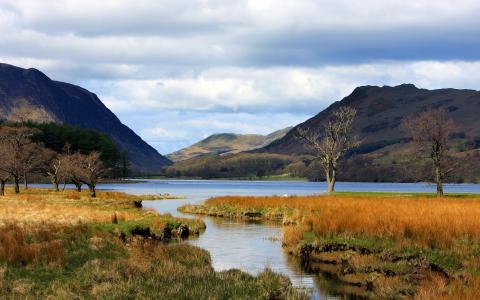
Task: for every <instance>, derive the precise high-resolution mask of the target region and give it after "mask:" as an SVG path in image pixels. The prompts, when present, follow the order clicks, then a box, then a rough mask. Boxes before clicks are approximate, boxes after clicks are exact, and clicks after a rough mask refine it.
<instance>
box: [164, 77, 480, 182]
mask: <svg viewBox="0 0 480 300" xmlns="http://www.w3.org/2000/svg"><path fill="white" fill-rule="evenodd" d="M341 106H351V107H354V108H355V109H356V110H357V116H356V118H355V120H354V123H353V134H354V135H356V136H357V137H358V138H359V140H360V141H361V145H360V146H359V147H357V148H355V149H353V150H352V151H350V152H349V153H347V155H346V158H345V159H344V160H343V162H342V167H341V168H342V169H341V171H340V173H339V179H340V180H348V181H412V180H417V178H416V177H415V176H414V175H413V173H412V171H411V170H412V169H413V168H414V167H416V166H418V164H415V163H413V156H412V155H415V153H412V152H411V151H412V149H413V148H412V147H411V143H410V142H409V139H408V137H407V136H406V134H405V133H404V132H403V131H402V129H401V126H400V125H401V124H402V122H403V120H404V119H405V118H406V117H408V116H415V115H417V114H418V113H420V112H422V111H425V110H427V109H431V108H433V109H435V108H441V109H445V110H446V111H447V112H448V117H449V118H451V119H453V121H454V122H455V124H456V129H455V132H454V134H452V136H451V137H450V138H451V145H452V146H451V149H450V150H451V152H452V153H453V154H454V156H456V157H457V158H459V159H463V160H465V159H467V158H468V162H469V164H468V167H466V168H462V169H459V170H457V172H456V173H457V174H456V176H455V177H454V178H453V179H452V180H454V181H479V180H480V92H479V91H475V90H466V89H451V88H447V89H436V90H428V89H422V88H417V87H416V86H414V85H413V84H401V85H398V86H381V87H380V86H360V87H357V88H355V89H354V90H353V92H352V93H351V94H350V95H348V96H346V97H345V98H343V99H341V100H339V101H336V102H334V103H333V104H332V105H330V106H329V107H327V108H326V109H325V110H323V111H321V112H319V113H318V114H317V115H315V116H313V117H312V118H310V119H308V120H306V121H305V122H303V123H301V124H298V125H297V126H295V127H293V128H292V129H291V130H289V131H288V132H287V133H286V134H285V136H283V137H281V138H278V139H276V140H274V141H272V142H271V143H269V144H268V145H265V146H263V147H261V148H258V149H254V150H250V151H246V152H241V153H238V154H232V155H231V157H230V158H229V159H228V160H227V159H225V158H222V157H220V156H218V159H217V160H214V158H213V157H211V156H210V157H209V158H208V159H203V158H200V157H197V158H191V159H189V160H186V161H182V162H181V163H180V164H174V165H173V166H172V167H170V168H169V170H168V171H169V173H170V174H176V175H177V176H178V175H181V176H182V175H185V174H186V176H199V177H205V175H204V174H207V175H208V176H210V177H224V176H226V175H228V173H227V172H225V170H235V172H236V173H235V176H236V177H239V176H242V175H241V174H240V173H239V171H238V170H239V169H241V170H246V172H247V173H245V174H243V176H246V177H251V176H255V174H256V173H257V171H259V172H258V174H262V175H265V173H267V174H266V175H281V174H294V176H306V177H308V178H310V179H314V180H322V176H323V174H322V172H321V168H320V167H319V166H318V165H316V162H315V161H314V160H312V156H311V154H312V152H311V151H312V150H311V149H309V148H308V147H306V146H305V145H304V144H303V143H302V142H301V141H300V140H299V139H298V138H297V137H296V133H297V128H303V129H305V128H312V129H319V130H321V128H322V126H323V125H324V124H325V123H326V122H327V121H328V120H329V118H330V116H331V114H332V112H333V111H334V110H335V109H337V108H338V107H341ZM275 155H276V156H275ZM279 155H280V156H279ZM235 156H237V157H235ZM262 160H263V161H262ZM260 161H262V163H261V164H260V163H259V162H260ZM231 162H233V163H234V164H235V165H233V164H232V163H231ZM206 164H208V166H206ZM246 165H248V166H249V167H248V168H246V167H244V166H246ZM253 165H262V166H265V165H268V166H269V168H268V172H265V167H258V170H255V169H253V168H252V166H253ZM212 166H214V167H212ZM215 168H218V170H217V169H215ZM259 168H263V169H262V170H260V169H259Z"/></svg>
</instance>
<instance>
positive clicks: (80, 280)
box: [0, 189, 308, 299]
mask: <svg viewBox="0 0 480 300" xmlns="http://www.w3.org/2000/svg"><path fill="white" fill-rule="evenodd" d="M145 197H146V198H145ZM142 199H148V196H132V195H127V194H123V193H114V192H99V193H98V194H97V198H96V199H92V198H90V197H89V195H88V194H87V193H83V192H82V193H77V192H73V191H65V192H53V191H48V190H46V189H29V190H28V191H25V193H23V194H21V195H13V194H12V193H10V192H9V193H7V195H6V196H5V197H2V198H1V200H0V298H1V299H233V298H235V299H306V298H307V297H308V295H307V293H304V292H302V291H298V290H296V289H295V288H293V287H292V285H291V284H290V281H289V280H288V278H286V277H284V276H282V275H279V274H276V273H273V272H271V271H270V270H265V271H264V272H263V273H261V274H259V275H258V276H251V275H249V274H246V273H244V272H241V271H239V270H229V271H225V272H215V271H214V270H213V268H212V266H211V259H210V255H209V253H208V252H207V251H204V250H202V249H200V248H197V247H193V246H189V245H188V244H185V243H167V242H165V239H163V237H162V236H161V233H164V232H165V229H166V228H168V232H173V233H174V230H175V229H177V228H179V227H180V226H188V228H189V231H190V232H193V233H195V232H197V233H198V232H200V231H201V229H202V228H204V227H205V225H204V223H203V222H202V221H199V220H191V219H181V218H175V217H173V216H171V215H168V214H166V215H159V214H157V213H156V212H154V211H151V210H144V209H139V208H137V207H135V205H134V204H133V201H137V200H142ZM138 233H142V234H143V233H148V234H147V235H145V236H142V235H140V236H139V235H138ZM155 237H159V238H162V239H161V240H157V239H156V238H155Z"/></svg>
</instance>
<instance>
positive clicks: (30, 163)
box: [20, 143, 48, 189]
mask: <svg viewBox="0 0 480 300" xmlns="http://www.w3.org/2000/svg"><path fill="white" fill-rule="evenodd" d="M20 161H21V165H22V177H23V182H24V188H25V189H28V178H29V175H30V174H31V173H33V172H38V171H40V170H41V169H42V168H43V167H44V166H45V165H46V164H47V163H48V157H47V156H46V151H45V148H44V147H43V146H42V145H39V144H35V143H28V144H25V145H24V147H23V149H22V151H21V153H20Z"/></svg>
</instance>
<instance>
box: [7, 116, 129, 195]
mask: <svg viewBox="0 0 480 300" xmlns="http://www.w3.org/2000/svg"><path fill="white" fill-rule="evenodd" d="M41 126H46V125H39V126H35V125H34V124H32V123H27V122H22V123H16V124H9V125H3V126H1V127H0V157H1V159H0V195H4V193H5V184H6V183H7V182H12V183H13V184H14V189H15V193H19V192H20V182H21V181H23V182H24V185H25V188H28V182H29V178H30V176H32V175H33V174H36V175H38V174H41V175H42V176H47V177H48V178H49V179H50V181H51V182H52V184H53V186H54V188H55V190H56V191H59V185H60V184H61V183H63V184H64V187H65V184H66V183H68V182H71V183H73V184H74V185H75V186H76V188H77V190H78V191H81V189H82V185H84V184H85V185H87V186H88V188H89V190H90V193H91V196H92V197H95V196H96V192H95V188H96V185H97V183H98V181H99V179H100V178H101V177H102V176H106V175H108V172H110V171H111V169H110V168H109V167H108V165H107V164H105V163H104V161H103V159H102V158H103V157H109V155H110V154H109V152H106V153H102V152H99V151H97V150H94V149H95V148H92V150H90V149H87V151H85V150H84V149H82V147H81V146H80V145H78V144H77V145H75V148H76V149H75V148H73V147H72V146H71V145H70V144H69V141H70V140H72V139H68V138H66V139H64V140H63V142H65V144H64V145H63V146H62V149H61V150H59V151H58V150H57V149H58V144H57V148H55V147H51V148H49V147H46V144H47V145H48V143H51V142H52V140H51V139H44V140H45V141H46V143H43V142H40V141H41V140H42V139H41V138H42V137H45V132H43V131H42V130H41V129H39V128H38V127H40V128H41ZM48 126H49V128H50V129H51V128H61V127H60V126H58V125H57V127H55V126H53V125H48ZM78 130H79V131H80V132H82V130H81V129H72V131H73V132H74V131H78ZM47 132H48V131H47ZM63 132H65V131H63ZM89 135H91V133H88V132H87V134H86V136H89ZM73 136H75V137H78V135H75V134H73ZM56 139H57V140H58V136H57V137H56ZM81 140H82V139H81V138H79V139H78V141H81ZM97 142H98V141H97ZM100 142H103V143H104V144H105V143H106V144H109V143H112V142H105V141H100ZM52 148H53V149H52ZM56 150H57V151H56ZM82 150H83V151H82ZM88 150H90V151H88ZM115 151H116V150H115ZM113 152H114V151H113ZM122 160H123V161H120V164H121V165H123V167H124V170H123V173H124V175H127V174H126V173H127V172H128V159H127V158H126V157H124V158H123V159H122Z"/></svg>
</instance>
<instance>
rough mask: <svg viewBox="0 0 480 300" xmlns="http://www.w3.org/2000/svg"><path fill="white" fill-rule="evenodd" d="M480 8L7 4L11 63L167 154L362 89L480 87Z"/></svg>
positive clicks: (0, 27)
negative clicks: (86, 99) (61, 86)
mask: <svg viewBox="0 0 480 300" xmlns="http://www.w3.org/2000/svg"><path fill="white" fill-rule="evenodd" d="M479 14H480V1H478V0H455V1H447V0H431V1H426V0H414V1H411V0H362V1H353V0H350V1H347V0H316V1H313V0H282V1H273V0H272V1H270V0H250V1H247V0H245V1H242V0H239V1H224V0H198V1H196V0H188V1H186V0H185V1H184V0H172V1H162V0H135V1H130V0H102V1H99V0H77V1H74V0H63V1H57V0H42V1H38V0H31V1H29V0H0V62H4V63H9V64H13V65H17V66H21V67H25V68H30V67H33V68H37V69H39V70H41V71H42V72H44V73H46V74H47V75H48V76H49V77H50V78H52V79H55V80H60V81H66V82H70V83H74V84H78V85H80V86H82V87H85V88H87V89H89V90H90V91H92V92H94V93H95V94H97V95H98V96H99V98H100V99H101V100H102V101H103V102H104V103H105V104H106V105H107V107H109V108H110V109H111V110H112V111H113V112H114V113H115V114H116V115H117V116H118V117H119V118H120V120H121V121H122V122H123V123H124V124H126V125H127V126H129V127H130V128H132V129H133V130H135V131H136V132H137V133H138V134H139V135H140V136H141V137H142V138H143V139H144V140H145V141H147V142H148V143H149V144H151V145H152V146H153V147H155V148H156V149H157V150H158V151H159V152H160V153H162V154H167V153H170V152H172V151H175V150H178V149H180V148H183V147H185V146H188V145H190V144H193V143H194V142H196V141H198V140H200V139H202V138H205V137H207V136H208V135H210V134H213V133H222V132H234V133H256V134H267V133H270V132H272V131H275V130H277V129H281V128H284V127H287V126H292V125H296V124H298V123H300V122H302V121H304V120H306V119H308V118H310V117H312V116H314V115H315V114H317V113H318V112H320V111H321V110H323V109H324V108H326V107H327V106H328V105H330V104H331V103H333V102H335V101H338V100H341V99H342V98H343V97H345V96H347V95H348V94H350V93H351V92H352V90H353V89H354V88H355V87H356V86H361V85H379V86H383V85H398V84H401V83H413V84H415V85H416V86H418V87H422V88H430V89H434V88H445V87H452V88H469V89H480V18H479V17H478V16H479Z"/></svg>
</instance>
